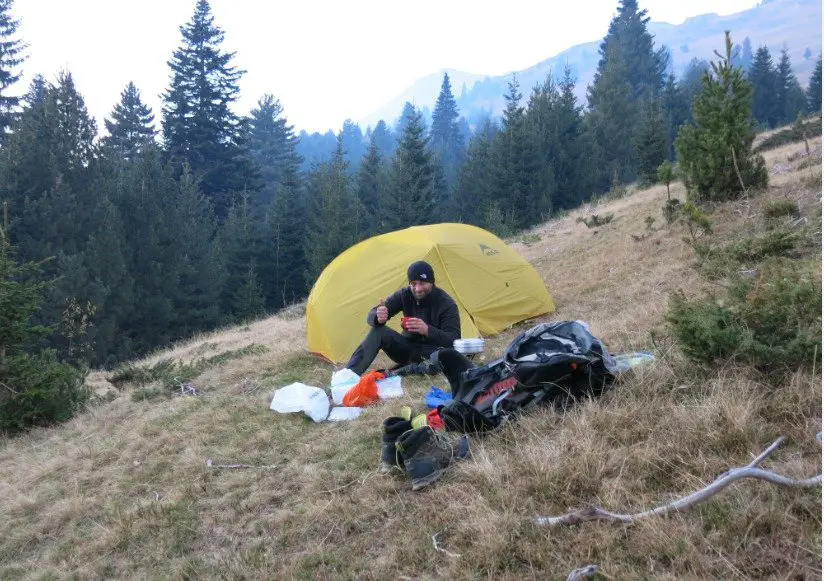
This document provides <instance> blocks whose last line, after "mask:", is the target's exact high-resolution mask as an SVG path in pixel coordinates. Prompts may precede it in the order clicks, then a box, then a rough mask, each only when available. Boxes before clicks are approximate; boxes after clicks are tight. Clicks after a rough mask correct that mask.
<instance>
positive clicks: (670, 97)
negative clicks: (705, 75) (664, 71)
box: [661, 75, 700, 160]
mask: <svg viewBox="0 0 824 581" xmlns="http://www.w3.org/2000/svg"><path fill="white" fill-rule="evenodd" d="M699 83H700V80H699ZM687 99H688V97H687V94H686V91H684V89H683V88H682V86H681V85H679V84H678V83H676V81H675V76H674V75H670V76H669V78H668V79H667V84H666V86H665V87H664V93H663V95H662V99H661V105H662V108H663V114H664V122H665V124H666V126H667V143H668V148H667V159H669V160H674V159H675V138H676V136H677V135H678V130H679V129H680V128H681V126H682V125H684V124H685V123H687V122H688V121H689V120H690V119H691V116H692V115H691V113H690V103H689V102H688V101H687Z"/></svg>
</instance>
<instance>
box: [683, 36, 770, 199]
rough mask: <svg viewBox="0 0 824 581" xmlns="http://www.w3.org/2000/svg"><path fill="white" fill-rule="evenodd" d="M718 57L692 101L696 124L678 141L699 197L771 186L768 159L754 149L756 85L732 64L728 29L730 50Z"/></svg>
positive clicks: (688, 181) (685, 129)
mask: <svg viewBox="0 0 824 581" xmlns="http://www.w3.org/2000/svg"><path fill="white" fill-rule="evenodd" d="M716 54H718V53H716ZM718 56H719V58H720V59H721V60H720V61H718V62H714V63H712V73H708V74H705V75H704V80H703V83H704V88H703V90H702V91H701V93H700V94H699V95H698V97H697V98H696V100H695V104H694V105H693V118H694V125H686V126H684V127H682V128H681V131H680V132H679V133H678V140H677V142H676V147H677V148H678V156H679V161H680V165H681V172H682V174H683V176H684V183H685V185H686V187H687V191H688V192H689V195H690V196H691V197H693V198H694V199H697V200H707V199H709V200H726V199H729V198H735V197H738V196H741V195H745V191H742V185H743V187H744V188H762V187H765V186H766V185H767V170H766V167H765V164H764V158H763V157H761V156H760V155H755V154H753V153H752V142H753V139H754V138H755V132H754V131H753V120H752V116H751V113H750V102H751V98H752V85H750V83H749V82H747V80H746V79H745V78H744V76H743V75H744V73H743V71H742V70H741V69H740V68H736V67H734V66H732V63H731V59H732V40H731V39H730V33H729V31H728V32H727V33H726V52H725V54H724V55H721V54H718ZM741 182H743V184H742V183H741Z"/></svg>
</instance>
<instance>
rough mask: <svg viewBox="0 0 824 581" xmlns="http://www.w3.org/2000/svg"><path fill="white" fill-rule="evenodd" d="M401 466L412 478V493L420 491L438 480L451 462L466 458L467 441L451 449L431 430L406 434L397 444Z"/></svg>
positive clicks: (425, 429) (424, 429)
mask: <svg viewBox="0 0 824 581" xmlns="http://www.w3.org/2000/svg"><path fill="white" fill-rule="evenodd" d="M396 445H397V448H398V453H399V455H400V456H401V457H403V465H404V467H405V468H406V471H407V473H409V476H410V477H411V478H412V490H419V489H421V488H423V487H424V486H426V485H428V484H432V483H433V482H435V481H436V480H437V479H438V478H440V477H441V475H442V474H443V472H444V470H446V469H447V468H448V467H449V465H450V464H451V463H452V460H453V459H460V458H465V457H466V456H467V455H468V454H469V439H468V438H467V436H466V435H463V436H461V437H460V438H459V439H458V441H457V442H456V443H455V445H454V446H452V445H450V444H449V443H448V442H447V441H446V439H445V438H444V437H443V436H441V435H439V434H436V433H435V430H433V429H432V428H430V427H428V426H427V427H423V428H418V429H415V430H411V431H408V432H405V433H404V434H403V435H402V436H401V437H400V438H399V439H398V442H397V444H396Z"/></svg>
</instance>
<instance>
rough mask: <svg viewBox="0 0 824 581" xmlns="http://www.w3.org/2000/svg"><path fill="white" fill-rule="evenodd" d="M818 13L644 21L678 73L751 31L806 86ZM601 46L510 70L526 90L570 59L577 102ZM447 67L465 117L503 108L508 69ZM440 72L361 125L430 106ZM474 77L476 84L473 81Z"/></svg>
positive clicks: (808, 4)
mask: <svg viewBox="0 0 824 581" xmlns="http://www.w3.org/2000/svg"><path fill="white" fill-rule="evenodd" d="M821 19H822V12H821V2H820V1H818V0H773V1H772V2H765V3H762V4H759V5H757V6H754V7H753V8H750V9H749V10H745V11H742V12H739V13H736V14H730V15H727V16H719V15H718V14H704V15H701V16H695V17H693V18H689V19H687V20H686V21H684V22H683V23H682V24H680V25H673V24H668V23H664V22H650V23H649V25H648V26H649V31H650V33H651V34H652V35H653V36H654V37H655V43H656V45H657V46H660V45H664V46H667V47H668V48H669V49H670V53H671V55H672V70H673V72H674V73H675V74H676V76H680V74H681V73H683V71H684V69H685V68H686V67H687V65H688V64H689V62H690V61H691V60H692V59H693V58H698V59H705V60H710V59H712V58H714V52H713V51H716V50H720V49H721V48H723V44H724V31H725V30H730V31H732V37H733V40H734V41H735V42H737V43H741V42H743V40H744V38H745V37H747V36H749V37H750V40H751V41H752V44H753V51H755V49H756V48H757V47H758V46H760V45H762V44H766V45H767V47H768V48H769V49H770V53H771V54H772V55H773V58H774V60H775V59H777V58H778V55H779V53H780V51H781V48H782V47H783V46H784V45H786V47H787V49H788V51H789V55H790V60H791V62H792V64H793V69H794V71H795V74H796V75H797V76H798V80H799V82H800V83H801V85H802V86H803V87H806V86H807V84H808V82H809V78H810V75H811V74H812V71H813V68H814V67H815V59H816V57H817V56H818V54H819V53H820V52H821ZM604 32H605V33H606V31H604ZM599 46H600V41H597V42H589V43H584V44H579V45H576V46H573V47H570V48H569V49H567V50H565V51H563V52H561V53H560V54H557V55H555V56H552V57H550V58H547V59H546V60H544V61H541V62H540V63H537V64H536V65H534V66H532V67H529V68H527V69H524V70H521V71H514V73H515V74H516V75H517V78H518V81H519V83H520V85H521V89H522V92H523V93H524V94H525V95H526V94H528V93H529V91H530V90H531V89H532V87H534V86H535V85H537V84H541V83H543V82H544V81H545V80H546V77H547V75H548V74H550V73H553V74H555V75H556V76H560V75H562V73H563V69H564V66H565V65H566V64H569V65H570V67H571V68H572V71H573V73H574V74H575V76H576V77H577V79H578V84H577V86H576V94H577V96H578V99H579V102H580V103H585V102H586V89H587V86H588V85H589V84H590V83H591V81H592V78H593V76H594V75H595V71H596V69H597V67H598V60H599V58H600V57H599V54H598V47H599ZM808 48H809V49H810V52H811V54H812V56H811V57H809V58H805V56H804V53H805V51H806V49H808ZM447 72H448V73H449V75H450V78H452V79H453V81H452V86H453V92H454V94H455V98H456V100H457V103H458V107H459V108H460V112H461V115H463V116H464V117H465V118H467V119H473V118H475V117H476V116H477V115H479V114H482V113H483V112H488V113H489V112H491V113H493V114H496V115H497V114H499V113H500V112H501V111H502V110H503V108H504V105H505V102H504V97H503V96H504V95H505V94H506V93H507V83H508V82H509V81H510V80H511V79H512V75H511V74H507V75H501V76H487V77H481V78H476V77H478V75H470V74H469V73H464V72H461V71H447ZM442 78H443V71H439V72H438V73H434V74H432V75H429V76H427V77H425V78H423V79H420V80H418V81H416V82H415V83H413V84H412V85H411V86H410V88H409V89H407V90H406V91H404V92H403V93H401V94H400V95H398V96H397V97H395V98H394V99H392V100H391V101H390V102H389V103H387V104H386V105H384V106H382V107H381V108H380V109H378V110H377V111H375V112H374V113H372V114H370V115H369V116H367V117H365V118H364V119H362V120H360V121H359V123H360V125H361V126H363V127H366V126H367V125H371V126H373V127H374V126H375V124H376V123H377V122H378V121H379V120H380V119H384V120H385V121H387V122H389V121H390V120H394V119H395V118H396V117H398V116H399V115H400V113H401V110H402V109H403V104H404V103H405V102H406V101H410V102H412V103H414V104H415V105H416V106H418V107H429V108H430V109H431V108H432V107H433V105H434V103H435V99H436V98H437V96H438V90H439V88H440V79H442ZM433 79H435V80H433ZM456 79H457V80H456ZM473 79H474V80H475V82H474V84H472V82H471V81H472V80H473ZM463 83H466V86H467V88H468V91H467V92H466V93H465V94H462V92H461V86H462V84H463Z"/></svg>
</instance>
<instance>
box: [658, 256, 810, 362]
mask: <svg viewBox="0 0 824 581" xmlns="http://www.w3.org/2000/svg"><path fill="white" fill-rule="evenodd" d="M666 319H667V323H668V324H669V326H670V328H671V329H672V331H673V335H674V336H675V337H676V339H677V340H678V342H679V344H680V345H681V348H682V349H683V351H684V353H686V354H687V356H688V357H690V358H691V359H693V360H696V361H699V362H703V363H710V362H713V361H718V360H727V359H730V358H736V359H739V360H742V361H744V362H748V363H751V364H753V365H755V366H757V367H758V368H760V369H762V370H765V371H773V370H781V369H787V368H789V369H796V368H798V367H812V366H814V365H815V363H814V356H815V355H816V354H817V355H818V356H820V355H821V285H820V282H819V281H818V279H817V277H816V276H815V275H813V274H810V273H809V272H805V271H803V270H801V269H799V268H797V267H794V266H791V265H789V264H787V263H783V262H772V263H769V264H766V265H765V266H764V268H763V270H762V272H761V275H760V276H759V277H758V278H757V279H755V280H753V279H745V278H737V279H735V280H734V282H733V284H732V286H731V288H730V290H729V293H728V296H727V297H726V299H725V300H723V301H719V300H717V299H715V298H714V297H711V296H710V297H707V298H704V299H698V300H688V299H687V298H686V297H685V296H684V295H683V294H682V293H678V294H675V295H673V296H672V297H671V299H670V305H669V309H668V312H667V315H666Z"/></svg>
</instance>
